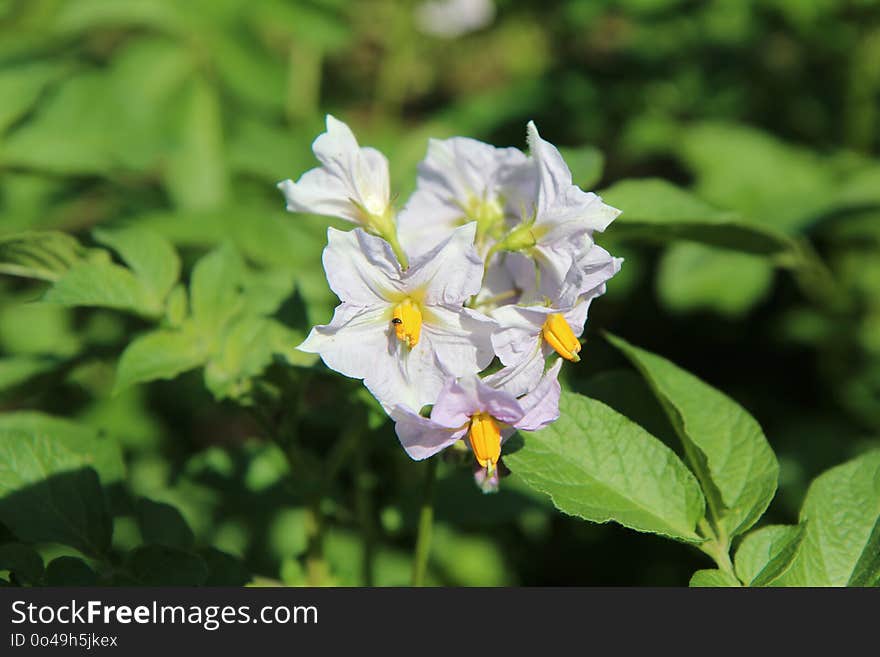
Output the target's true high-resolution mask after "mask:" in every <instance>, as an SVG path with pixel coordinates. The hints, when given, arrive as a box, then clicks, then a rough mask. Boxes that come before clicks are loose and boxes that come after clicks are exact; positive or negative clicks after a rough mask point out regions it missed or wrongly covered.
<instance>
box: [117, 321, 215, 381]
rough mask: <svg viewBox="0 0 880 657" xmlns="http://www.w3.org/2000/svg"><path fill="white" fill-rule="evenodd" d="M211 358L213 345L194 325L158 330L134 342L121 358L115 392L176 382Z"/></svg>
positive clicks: (186, 324) (187, 324)
mask: <svg viewBox="0 0 880 657" xmlns="http://www.w3.org/2000/svg"><path fill="white" fill-rule="evenodd" d="M209 354H210V343H209V341H208V340H207V339H206V338H205V337H204V336H202V335H201V334H200V332H199V331H198V330H197V329H196V327H194V326H193V325H192V324H191V323H188V322H185V323H184V325H183V326H182V327H181V329H180V330H173V331H171V330H157V331H151V332H149V333H146V334H144V335H141V336H139V337H138V338H136V339H135V340H133V341H132V342H131V343H130V344H129V345H128V347H126V348H125V351H123V352H122V355H121V356H120V358H119V364H118V365H117V368H116V384H115V385H114V391H115V392H118V391H120V390H122V389H123V388H127V387H128V386H131V385H134V384H136V383H145V382H147V381H154V380H156V379H173V378H175V377H176V376H177V375H179V374H181V373H183V372H186V371H187V370H191V369H194V368H196V367H199V366H200V365H204V364H205V362H206V361H207V360H208V356H209Z"/></svg>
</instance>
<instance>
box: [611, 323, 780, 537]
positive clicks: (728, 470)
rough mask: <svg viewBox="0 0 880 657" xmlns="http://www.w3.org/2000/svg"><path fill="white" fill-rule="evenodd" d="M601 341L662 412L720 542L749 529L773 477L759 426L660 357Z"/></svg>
mask: <svg viewBox="0 0 880 657" xmlns="http://www.w3.org/2000/svg"><path fill="white" fill-rule="evenodd" d="M607 338H608V341H609V342H610V343H611V344H612V345H614V346H615V347H617V348H618V349H620V351H622V352H623V353H624V355H626V357H627V358H629V359H630V360H631V361H632V363H633V364H634V365H635V366H636V368H637V369H638V370H639V372H641V374H642V376H644V377H645V379H646V380H647V381H648V383H649V384H650V385H651V388H652V389H653V391H654V394H655V395H656V396H657V398H658V399H659V400H660V402H661V404H662V405H663V407H664V409H665V410H666V413H667V415H668V416H669V419H670V421H671V422H672V425H673V426H674V427H675V430H676V432H677V433H678V436H679V438H680V439H681V442H682V444H683V445H684V451H685V454H686V455H687V457H688V462H689V464H690V466H691V468H693V469H694V472H695V474H696V475H697V478H698V479H699V480H700V483H701V485H702V487H703V491H704V493H705V494H706V499H707V502H708V506H709V511H710V513H711V515H712V520H713V521H714V523H715V529H716V531H719V532H720V534H721V538H722V539H723V538H725V537H726V538H727V539H730V538H733V537H734V536H736V535H737V534H741V533H742V532H744V531H746V530H747V529H748V528H749V527H751V526H752V525H754V524H755V522H756V521H757V520H758V518H760V517H761V514H763V513H764V511H765V510H766V508H767V506H768V505H769V504H770V500H772V499H773V495H774V493H775V492H776V484H777V479H778V476H779V464H778V462H777V460H776V455H775V454H774V453H773V450H772V449H771V448H770V445H769V444H768V443H767V439H766V438H765V436H764V432H763V431H762V430H761V427H760V425H758V423H757V422H756V421H755V419H754V418H753V417H752V416H751V415H749V414H748V412H746V410H745V409H744V408H742V406H740V405H739V404H737V403H736V402H735V401H733V400H732V399H731V398H730V397H728V396H727V395H725V394H724V393H722V392H720V391H719V390H716V389H715V388H713V387H712V386H710V385H707V384H706V383H703V382H702V381H700V380H699V379H698V378H697V377H695V376H694V375H692V374H690V373H689V372H686V371H684V370H683V369H681V368H679V367H678V366H676V365H674V364H673V363H671V362H670V361H668V360H666V359H665V358H662V357H660V356H657V355H656V354H652V353H651V352H649V351H645V350H644V349H639V348H638V347H635V346H633V345H631V344H629V343H628V342H626V341H625V340H622V339H621V338H618V337H615V336H613V335H608V336H607Z"/></svg>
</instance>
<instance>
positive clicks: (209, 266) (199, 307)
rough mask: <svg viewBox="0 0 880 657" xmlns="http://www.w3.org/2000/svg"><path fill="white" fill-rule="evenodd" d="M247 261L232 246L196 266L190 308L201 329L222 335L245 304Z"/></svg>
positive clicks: (214, 252) (191, 284)
mask: <svg viewBox="0 0 880 657" xmlns="http://www.w3.org/2000/svg"><path fill="white" fill-rule="evenodd" d="M243 279H244V262H243V261H242V259H241V256H239V255H238V252H237V251H236V250H235V249H234V248H233V247H232V246H231V245H229V244H224V245H222V246H220V247H218V248H217V249H215V250H213V251H211V252H210V253H208V254H207V255H205V256H204V257H202V259H201V260H199V261H198V262H197V263H196V266H195V267H194V268H193V273H192V280H191V282H190V307H191V308H192V314H193V318H194V319H195V321H196V323H197V324H198V326H199V327H200V329H201V330H204V331H209V332H210V333H211V334H215V335H216V334H218V333H219V332H220V331H221V330H222V328H223V326H224V324H225V323H226V322H227V321H228V320H229V318H230V317H232V316H233V315H234V314H235V313H236V312H237V311H238V310H239V309H240V308H241V305H242V303H243V301H242V298H241V289H242V281H243Z"/></svg>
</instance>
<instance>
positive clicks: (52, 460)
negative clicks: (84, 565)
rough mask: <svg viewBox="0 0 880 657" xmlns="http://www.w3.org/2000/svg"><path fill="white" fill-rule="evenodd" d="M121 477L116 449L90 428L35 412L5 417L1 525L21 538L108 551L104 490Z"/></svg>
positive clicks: (0, 425) (0, 436)
mask: <svg viewBox="0 0 880 657" xmlns="http://www.w3.org/2000/svg"><path fill="white" fill-rule="evenodd" d="M99 474H100V476H101V479H99ZM122 474H123V466H122V459H121V455H120V453H119V448H118V447H117V445H116V444H115V443H113V442H112V441H110V440H108V439H106V438H99V437H98V436H96V435H95V434H94V433H92V432H91V431H90V430H88V429H85V428H83V427H80V426H78V425H76V424H73V423H71V422H67V421H64V420H59V419H55V418H51V417H48V416H42V415H39V414H36V413H13V414H10V415H7V416H5V417H3V418H0V522H2V523H3V524H4V525H6V526H7V527H8V528H9V529H10V530H11V531H12V532H13V533H14V534H15V535H16V536H17V537H18V538H19V539H20V540H22V541H26V542H44V541H48V542H54V543H63V544H65V545H69V546H71V547H74V548H76V549H78V550H80V551H81V552H83V553H84V554H88V555H92V556H97V555H102V554H104V553H105V552H106V550H107V549H108V548H109V545H110V533H111V530H112V523H111V519H110V515H109V513H108V511H107V505H106V502H105V498H104V495H103V492H102V488H101V485H102V483H103V484H104V485H105V486H106V485H108V484H110V483H112V482H114V481H118V480H120V479H121V478H122Z"/></svg>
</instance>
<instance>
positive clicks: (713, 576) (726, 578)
mask: <svg viewBox="0 0 880 657" xmlns="http://www.w3.org/2000/svg"><path fill="white" fill-rule="evenodd" d="M688 586H690V587H691V588H720V587H732V586H742V584H740V583H739V582H738V581H737V579H736V577H734V576H733V575H731V574H729V573H725V572H724V571H722V570H698V571H697V572H695V573H694V574H693V575H692V576H691V581H690V583H688Z"/></svg>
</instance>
